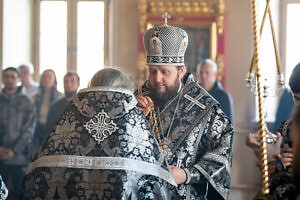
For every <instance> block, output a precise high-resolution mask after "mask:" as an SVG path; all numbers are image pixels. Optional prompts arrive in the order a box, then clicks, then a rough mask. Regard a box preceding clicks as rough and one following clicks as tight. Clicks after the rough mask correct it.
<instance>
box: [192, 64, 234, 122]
mask: <svg viewBox="0 0 300 200" xmlns="http://www.w3.org/2000/svg"><path fill="white" fill-rule="evenodd" d="M197 81H198V82H199V84H200V85H201V86H202V87H203V88H204V89H205V90H206V91H207V92H208V93H209V94H210V95H211V96H213V97H214V98H215V99H216V100H217V101H218V102H219V103H220V106H221V110H222V111H223V112H224V113H225V114H226V115H227V116H228V117H229V119H230V120H231V122H233V106H232V98H231V96H230V94H229V93H228V92H226V91H225V90H224V89H223V87H222V85H221V83H220V82H219V81H217V64H216V63H215V62H214V61H212V60H210V59H205V60H203V61H202V62H201V63H200V64H199V65H198V67H197Z"/></svg>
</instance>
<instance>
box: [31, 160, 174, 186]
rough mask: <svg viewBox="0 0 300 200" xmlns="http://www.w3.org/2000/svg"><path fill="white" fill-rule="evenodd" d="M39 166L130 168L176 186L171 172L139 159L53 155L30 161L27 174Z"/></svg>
mask: <svg viewBox="0 0 300 200" xmlns="http://www.w3.org/2000/svg"><path fill="white" fill-rule="evenodd" d="M39 167H67V168H79V169H110V170H130V171H136V172H139V173H142V174H149V175H153V176H157V177H159V178H161V179H163V180H165V181H167V182H169V183H170V184H172V185H174V186H177V184H176V182H175V179H174V177H173V176H172V174H171V173H170V172H169V171H167V170H165V169H163V168H162V167H160V166H158V165H155V164H152V163H148V162H144V161H139V160H133V159H129V158H121V157H86V156H72V155H55V156H44V157H41V158H38V159H37V160H35V161H34V162H33V163H31V164H30V165H29V167H28V169H27V170H26V174H29V173H30V172H31V171H32V170H34V169H36V168H39Z"/></svg>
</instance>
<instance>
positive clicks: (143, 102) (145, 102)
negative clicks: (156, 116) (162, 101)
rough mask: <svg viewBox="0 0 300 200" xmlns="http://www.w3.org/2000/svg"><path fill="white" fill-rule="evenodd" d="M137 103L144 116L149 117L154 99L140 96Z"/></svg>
mask: <svg viewBox="0 0 300 200" xmlns="http://www.w3.org/2000/svg"><path fill="white" fill-rule="evenodd" d="M137 101H138V104H139V106H140V107H141V109H142V110H143V112H144V115H145V116H147V115H148V114H149V113H150V111H151V109H152V107H153V105H154V103H153V101H152V99H151V98H150V97H148V96H139V97H138V98H137Z"/></svg>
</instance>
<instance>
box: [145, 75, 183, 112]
mask: <svg viewBox="0 0 300 200" xmlns="http://www.w3.org/2000/svg"><path fill="white" fill-rule="evenodd" d="M165 87H166V91H165V92H163V93H158V92H157V90H156V88H155V87H154V88H152V87H151V88H150V91H151V98H152V99H153V101H154V104H155V105H156V106H158V107H159V108H163V107H164V106H165V105H166V104H167V103H168V102H169V101H170V100H171V99H172V98H174V97H175V96H176V95H177V93H178V90H179V87H180V79H179V75H178V76H177V78H176V80H175V83H174V84H173V85H172V86H166V85H165Z"/></svg>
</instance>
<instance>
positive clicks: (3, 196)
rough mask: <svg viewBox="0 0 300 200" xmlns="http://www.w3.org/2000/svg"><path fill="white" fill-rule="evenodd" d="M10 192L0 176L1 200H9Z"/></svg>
mask: <svg viewBox="0 0 300 200" xmlns="http://www.w3.org/2000/svg"><path fill="white" fill-rule="evenodd" d="M7 195H8V191H7V188H6V186H5V183H4V182H3V180H2V177H1V176H0V200H5V199H6V198H7Z"/></svg>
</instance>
